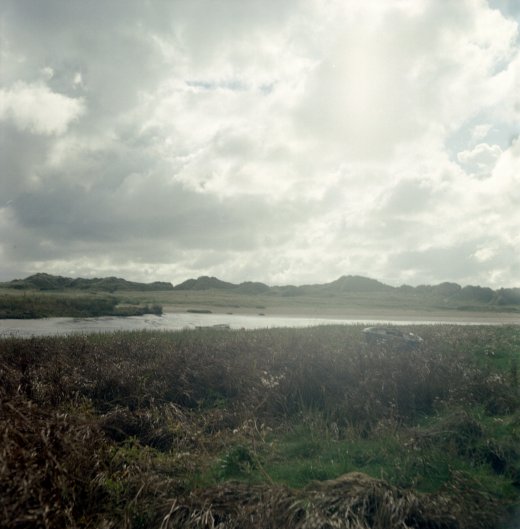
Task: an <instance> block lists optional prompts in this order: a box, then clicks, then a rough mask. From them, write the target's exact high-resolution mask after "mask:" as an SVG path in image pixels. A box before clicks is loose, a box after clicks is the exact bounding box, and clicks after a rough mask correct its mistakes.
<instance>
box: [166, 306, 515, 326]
mask: <svg viewBox="0 0 520 529" xmlns="http://www.w3.org/2000/svg"><path fill="white" fill-rule="evenodd" d="M194 308H196V309H197V310H208V311H211V312H210V313H209V314H211V315H213V316H223V315H226V316H229V315H235V316H266V317H274V318H276V317H280V318H310V319H311V318H312V319H314V318H315V319H326V320H359V321H360V322H363V321H372V320H391V321H403V322H410V321H413V322H418V323H420V322H423V321H431V322H439V323H449V322H454V323H465V322H467V323H472V324H475V323H480V322H481V323H482V325H486V324H494V325H496V324H505V325H507V324H510V325H520V314H515V313H510V312H483V311H482V312H481V311H458V310H452V311H446V310H444V311H443V310H433V311H428V310H425V311H418V310H402V309H401V310H399V309H395V310H393V309H380V308H379V309H378V308H373V309H369V308H366V307H364V308H360V309H358V308H355V307H352V308H350V307H349V308H345V309H337V308H333V309H329V310H327V309H325V310H323V308H322V310H316V309H314V308H312V307H309V308H306V307H305V308H304V307H276V308H274V307H273V308H266V309H261V310H260V309H256V308H249V307H233V308H232V310H225V309H224V308H221V307H214V306H211V305H203V306H200V305H197V307H194ZM163 309H164V314H187V313H188V311H189V310H192V309H187V308H186V307H179V306H176V307H172V306H169V307H168V306H165V307H164V308H163Z"/></svg>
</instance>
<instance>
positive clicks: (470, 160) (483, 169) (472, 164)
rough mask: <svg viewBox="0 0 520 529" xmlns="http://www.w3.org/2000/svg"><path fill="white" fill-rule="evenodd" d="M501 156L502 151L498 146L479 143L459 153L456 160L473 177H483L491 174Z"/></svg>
mask: <svg viewBox="0 0 520 529" xmlns="http://www.w3.org/2000/svg"><path fill="white" fill-rule="evenodd" d="M501 154H502V149H501V148H500V147H499V146H498V145H488V144H487V143H479V144H478V145H476V146H475V147H474V148H473V149H471V150H465V151H462V152H459V153H458V154H457V160H458V161H459V162H460V163H462V164H463V165H465V166H466V167H467V169H468V170H469V171H470V172H471V173H472V174H475V176H477V177H484V176H489V175H490V174H491V172H492V170H493V168H494V167H495V164H496V162H497V160H498V159H499V158H500V155H501Z"/></svg>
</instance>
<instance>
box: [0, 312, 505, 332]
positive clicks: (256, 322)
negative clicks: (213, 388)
mask: <svg viewBox="0 0 520 529" xmlns="http://www.w3.org/2000/svg"><path fill="white" fill-rule="evenodd" d="M442 323H448V324H452V325H453V324H459V325H482V324H491V323H492V322H482V321H480V322H478V321H475V322H468V321H429V320H421V321H397V320H396V321H392V320H367V319H324V318H301V317H283V316H256V315H252V316H241V315H235V314H164V315H163V316H152V315H146V316H133V317H129V318H115V317H109V316H107V317H102V318H43V319H37V320H1V319H0V336H22V337H30V336H54V335H65V334H75V333H92V332H113V331H120V330H124V331H133V330H143V329H148V330H165V331H166V330H168V331H170V330H181V329H195V328H197V327H211V326H213V325H229V327H230V328H231V329H264V328H273V327H310V326H313V325H337V324H340V325H356V324H365V325H378V324H387V325H388V324H395V325H425V324H426V325H428V324H429V325H433V324H442ZM495 324H496V322H495Z"/></svg>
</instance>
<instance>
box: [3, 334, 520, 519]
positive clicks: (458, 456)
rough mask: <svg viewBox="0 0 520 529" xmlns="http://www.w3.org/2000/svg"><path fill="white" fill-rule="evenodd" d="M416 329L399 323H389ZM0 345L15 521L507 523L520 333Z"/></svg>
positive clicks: (517, 459) (511, 514) (519, 437)
mask: <svg viewBox="0 0 520 529" xmlns="http://www.w3.org/2000/svg"><path fill="white" fill-rule="evenodd" d="M402 329H403V330H405V331H410V330H412V329H410V328H408V329H407V328H405V327H403V328H402ZM413 332H415V333H417V334H419V335H421V336H422V338H423V339H424V341H423V342H422V344H420V345H419V346H418V347H416V348H412V347H406V346H405V345H403V344H402V343H399V342H393V343H390V342H379V343H367V342H366V341H365V339H364V335H363V333H362V327H358V326H323V327H314V328H308V329H275V330H258V331H223V330H195V331H182V332H171V333H166V332H132V333H121V332H119V333H113V334H106V335H84V336H83V335H82V336H70V337H51V338H32V339H19V338H3V339H1V340H0V419H1V420H0V435H1V439H2V441H1V443H0V452H1V453H0V518H1V519H2V520H3V523H4V526H6V527H13V528H24V529H25V528H29V527H30V528H34V527H37V528H39V527H41V528H52V529H54V528H58V527H70V528H76V527H77V528H94V527H102V528H107V529H108V528H112V527H114V528H116V527H117V528H120V527H123V528H157V529H159V528H161V529H166V528H181V527H186V528H204V529H209V528H217V527H219V528H220V529H224V528H236V529H238V528H241V529H248V528H265V529H267V528H277V527H279V528H287V529H293V528H294V529H296V528H301V529H304V528H309V529H310V528H355V529H358V528H379V529H382V528H388V527H403V528H461V529H464V528H468V529H469V528H477V529H478V528H506V527H515V526H514V525H512V524H513V523H514V519H515V515H516V516H517V517H518V511H517V509H518V506H519V504H520V494H519V492H520V442H519V441H520V407H519V404H520V393H519V391H520V389H519V374H518V362H519V360H520V328H519V327H517V326H498V327H492V326H472V327H469V326H468V327H460V326H448V325H436V326H414V327H413Z"/></svg>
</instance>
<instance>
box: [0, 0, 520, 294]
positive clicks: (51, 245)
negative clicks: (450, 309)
mask: <svg viewBox="0 0 520 529" xmlns="http://www.w3.org/2000/svg"><path fill="white" fill-rule="evenodd" d="M519 23H520V2H519V1H518V0H489V1H488V0H456V1H454V0H385V1H384V2H381V1H380V0H284V1H283V2H280V1H279V0H106V1H101V0H99V1H98V0H96V1H91V2H85V1H84V0H45V1H41V0H0V281H2V280H3V281H7V280H10V279H14V278H21V277H26V276H27V275H30V274H33V273H37V272H47V273H51V274H57V275H64V276H67V277H105V276H113V275H115V276H118V277H124V278H126V279H129V280H134V281H144V282H151V281H170V282H172V283H174V284H176V283H179V282H181V281H183V280H185V279H187V278H190V277H198V276H201V275H211V276H216V277H219V278H220V279H223V280H227V281H232V282H241V281H246V280H254V281H263V282H266V283H268V284H271V285H274V284H308V283H324V282H328V281H332V280H334V279H336V278H338V277H339V276H341V275H348V274H352V275H363V276H367V277H372V278H376V279H379V280H381V281H383V282H385V283H388V284H391V285H395V286H397V285H400V284H410V285H418V284H437V283H440V282H443V281H454V282H457V283H460V284H463V285H466V284H480V285H486V286H491V287H493V288H499V287H511V286H519V287H520V139H519V133H520V36H519Z"/></svg>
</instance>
